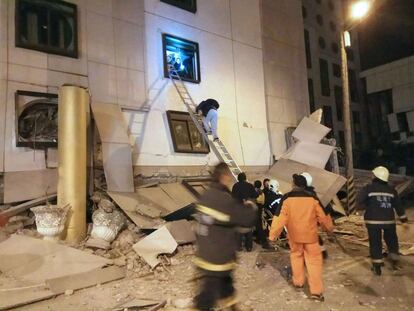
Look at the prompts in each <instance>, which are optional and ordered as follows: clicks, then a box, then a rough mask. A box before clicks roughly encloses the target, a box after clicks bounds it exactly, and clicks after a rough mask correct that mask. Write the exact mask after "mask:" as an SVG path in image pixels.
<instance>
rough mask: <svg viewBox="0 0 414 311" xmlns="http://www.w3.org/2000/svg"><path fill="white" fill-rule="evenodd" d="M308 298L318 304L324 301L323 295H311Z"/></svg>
mask: <svg viewBox="0 0 414 311" xmlns="http://www.w3.org/2000/svg"><path fill="white" fill-rule="evenodd" d="M310 298H311V299H312V300H314V301H319V302H324V301H325V297H324V296H323V294H320V295H316V294H312V295H311V297H310Z"/></svg>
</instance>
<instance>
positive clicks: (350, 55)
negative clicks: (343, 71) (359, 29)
mask: <svg viewBox="0 0 414 311" xmlns="http://www.w3.org/2000/svg"><path fill="white" fill-rule="evenodd" d="M346 54H347V57H348V61H350V62H353V61H354V51H353V50H352V49H350V48H347V49H346Z"/></svg>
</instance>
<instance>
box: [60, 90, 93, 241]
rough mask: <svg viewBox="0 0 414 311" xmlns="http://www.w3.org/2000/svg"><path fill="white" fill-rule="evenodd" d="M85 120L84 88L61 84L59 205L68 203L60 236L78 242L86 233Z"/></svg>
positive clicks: (87, 94)
mask: <svg viewBox="0 0 414 311" xmlns="http://www.w3.org/2000/svg"><path fill="white" fill-rule="evenodd" d="M88 123H89V93H88V91H87V89H85V88H82V87H79V86H72V85H63V86H62V87H61V88H60V90H59V113H58V130H59V132H58V153H59V168H58V173H59V180H58V206H63V205H65V204H68V203H69V204H70V207H71V209H70V213H69V215H68V220H67V226H66V230H65V232H64V234H63V235H64V236H63V237H65V238H66V240H68V241H71V242H79V241H81V240H83V239H84V238H85V236H86V189H87V170H86V165H87V128H88Z"/></svg>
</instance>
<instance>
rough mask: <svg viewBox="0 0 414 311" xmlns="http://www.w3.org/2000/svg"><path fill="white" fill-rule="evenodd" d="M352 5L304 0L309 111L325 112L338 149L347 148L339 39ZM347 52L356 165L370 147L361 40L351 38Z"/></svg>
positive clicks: (323, 0) (325, 121)
mask: <svg viewBox="0 0 414 311" xmlns="http://www.w3.org/2000/svg"><path fill="white" fill-rule="evenodd" d="M347 5H349V1H334V0H302V16H303V23H304V38H305V47H306V65H307V69H308V91H309V104H310V110H311V111H314V110H316V109H318V108H323V122H324V123H325V125H326V126H328V127H330V128H332V136H333V137H334V138H335V139H336V141H337V145H338V146H340V147H341V148H344V145H345V139H344V122H343V100H342V80H341V51H340V36H341V33H342V32H343V24H344V18H345V16H346V14H345V11H346V8H347ZM351 39H352V44H351V47H348V48H347V55H348V69H349V70H348V75H349V89H350V101H351V111H352V114H351V120H352V130H353V147H354V157H355V160H356V162H357V163H356V165H358V161H359V154H360V152H361V151H362V150H363V148H364V146H365V145H366V144H367V136H366V132H367V129H366V126H365V124H364V122H363V120H364V119H365V109H364V102H363V85H362V82H361V79H360V78H359V73H360V58H359V53H358V51H359V49H358V37H357V33H356V32H352V35H351Z"/></svg>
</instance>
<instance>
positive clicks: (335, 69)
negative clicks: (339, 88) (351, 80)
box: [332, 64, 341, 78]
mask: <svg viewBox="0 0 414 311" xmlns="http://www.w3.org/2000/svg"><path fill="white" fill-rule="evenodd" d="M332 71H333V75H334V77H337V78H340V77H341V66H340V65H338V64H332Z"/></svg>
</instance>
